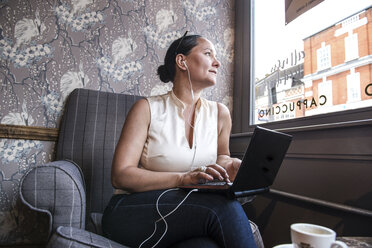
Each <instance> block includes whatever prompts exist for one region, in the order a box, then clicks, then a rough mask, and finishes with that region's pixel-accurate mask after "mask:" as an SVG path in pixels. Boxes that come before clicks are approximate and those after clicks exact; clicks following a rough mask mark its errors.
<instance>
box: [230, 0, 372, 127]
mask: <svg viewBox="0 0 372 248" xmlns="http://www.w3.org/2000/svg"><path fill="white" fill-rule="evenodd" d="M254 2H255V0H249V1H245V0H237V1H235V58H234V63H235V64H234V85H233V91H234V92H233V99H234V100H233V113H232V117H233V125H232V133H233V134H238V133H245V132H252V131H253V129H254V127H255V126H256V125H255V124H253V120H254V109H251V108H250V106H252V103H253V101H254V82H255V77H254V69H255V68H254V63H253V57H254V56H255V54H254V28H253V26H254V22H253V20H254V11H253V9H254V8H253V7H254ZM371 116H372V107H364V108H358V109H352V110H344V111H339V112H334V113H326V114H317V115H313V116H305V117H300V118H296V119H289V120H281V121H275V122H269V123H263V124H259V125H260V126H264V127H267V128H272V129H293V130H295V129H303V128H312V127H315V126H316V127H317V128H319V129H322V128H323V127H324V128H329V126H330V125H343V123H345V125H349V124H348V123H356V122H361V123H364V122H365V121H370V120H372V118H371Z"/></svg>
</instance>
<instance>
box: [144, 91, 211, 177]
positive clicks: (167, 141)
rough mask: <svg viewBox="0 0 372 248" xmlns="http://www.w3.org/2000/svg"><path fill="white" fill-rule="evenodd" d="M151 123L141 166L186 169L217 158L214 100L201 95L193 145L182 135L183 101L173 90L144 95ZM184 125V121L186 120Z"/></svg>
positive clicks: (180, 170)
mask: <svg viewBox="0 0 372 248" xmlns="http://www.w3.org/2000/svg"><path fill="white" fill-rule="evenodd" d="M147 101H148V103H149V106H150V113H151V122H150V127H149V130H148V136H147V140H146V142H145V146H144V149H143V152H142V155H141V159H140V165H141V166H142V167H143V168H145V169H148V170H152V171H172V172H186V171H189V170H192V169H194V168H196V167H200V166H202V165H209V164H214V163H216V160H217V138H218V130H217V123H218V121H217V119H218V107H217V102H212V101H208V100H206V99H204V98H200V100H199V101H198V103H197V106H196V110H195V122H194V139H193V145H192V148H190V145H189V142H188V140H187V138H186V134H185V119H184V116H183V111H184V110H185V105H184V103H183V102H182V101H181V100H180V99H178V98H177V96H176V95H175V94H174V92H173V91H169V92H168V93H167V94H165V95H161V96H153V97H149V98H147ZM186 125H188V124H187V122H186Z"/></svg>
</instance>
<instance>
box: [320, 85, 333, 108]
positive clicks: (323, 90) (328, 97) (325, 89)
mask: <svg viewBox="0 0 372 248" xmlns="http://www.w3.org/2000/svg"><path fill="white" fill-rule="evenodd" d="M318 101H319V108H324V107H329V106H332V101H333V95H332V81H326V80H325V79H323V82H321V83H319V85H318Z"/></svg>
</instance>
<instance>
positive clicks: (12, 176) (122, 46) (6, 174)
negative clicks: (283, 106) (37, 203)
mask: <svg viewBox="0 0 372 248" xmlns="http://www.w3.org/2000/svg"><path fill="white" fill-rule="evenodd" d="M233 5H234V0H183V1H181V0H177V1H176V0H107V1H104V0H28V1H27V0H0V122H1V123H2V124H15V125H28V126H42V127H58V125H59V119H60V116H61V113H62V110H63V104H64V100H65V99H66V97H67V95H68V94H69V93H70V92H71V91H72V90H73V89H75V88H89V89H95V90H100V91H110V92H120V93H130V94H138V95H143V96H149V95H154V94H161V93H164V92H166V91H168V90H169V89H170V88H171V85H170V84H164V83H162V82H160V80H159V79H158V76H157V75H156V69H157V67H158V66H159V65H160V64H162V61H163V58H164V55H165V52H166V49H167V47H168V46H169V45H170V43H171V41H173V40H174V39H177V38H179V37H181V36H182V35H183V34H184V32H185V31H186V30H189V31H190V33H191V34H201V35H203V36H204V37H206V38H208V39H210V40H211V41H212V42H213V43H214V44H215V46H216V49H217V54H218V57H219V60H220V61H221V63H222V67H221V68H220V69H219V75H218V84H217V85H216V86H215V87H213V88H209V89H207V90H206V91H205V93H204V97H206V98H208V99H211V100H216V101H220V102H223V103H224V104H226V105H227V106H228V107H229V108H230V110H231V106H232V80H233V78H232V74H233V63H232V62H233V56H234V54H233V44H234V40H233V37H234V34H233V32H234V6H233ZM53 149H54V143H53V142H41V141H33V140H8V139H0V245H6V244H27V243H33V242H37V240H38V239H40V237H41V236H42V233H43V222H40V220H39V221H35V220H36V219H32V218H30V217H27V218H26V215H25V212H26V211H27V209H24V208H23V207H21V206H20V205H19V198H18V193H17V192H18V184H19V180H20V178H21V176H22V175H23V174H24V172H25V171H26V170H27V169H28V168H29V167H30V166H37V165H38V164H42V163H46V162H48V161H50V160H52V159H53ZM27 216H28V215H27ZM35 218H36V216H35ZM44 224H45V223H44Z"/></svg>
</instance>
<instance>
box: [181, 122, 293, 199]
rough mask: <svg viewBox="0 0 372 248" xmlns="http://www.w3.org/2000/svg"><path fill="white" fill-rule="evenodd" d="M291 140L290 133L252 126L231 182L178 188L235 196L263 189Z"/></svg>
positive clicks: (253, 193)
mask: <svg viewBox="0 0 372 248" xmlns="http://www.w3.org/2000/svg"><path fill="white" fill-rule="evenodd" d="M291 141H292V136H291V135H289V134H285V133H281V132H278V131H274V130H270V129H266V128H263V127H260V126H256V128H255V129H254V131H253V135H252V137H251V140H250V142H249V145H248V147H247V150H246V151H245V154H244V157H243V159H242V163H241V165H240V168H239V170H238V172H237V174H236V177H235V180H234V181H233V182H232V183H226V182H221V181H218V182H215V181H211V182H207V183H203V184H192V185H184V186H181V187H180V188H182V189H188V190H191V189H198V192H213V193H222V194H226V195H227V196H228V197H233V198H238V197H245V196H251V195H256V194H261V193H264V192H267V191H268V190H269V187H270V186H271V185H272V184H273V182H274V180H275V177H276V175H277V173H278V171H279V168H280V166H281V164H282V162H283V159H284V156H285V154H286V153H287V150H288V147H289V145H290V143H291Z"/></svg>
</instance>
